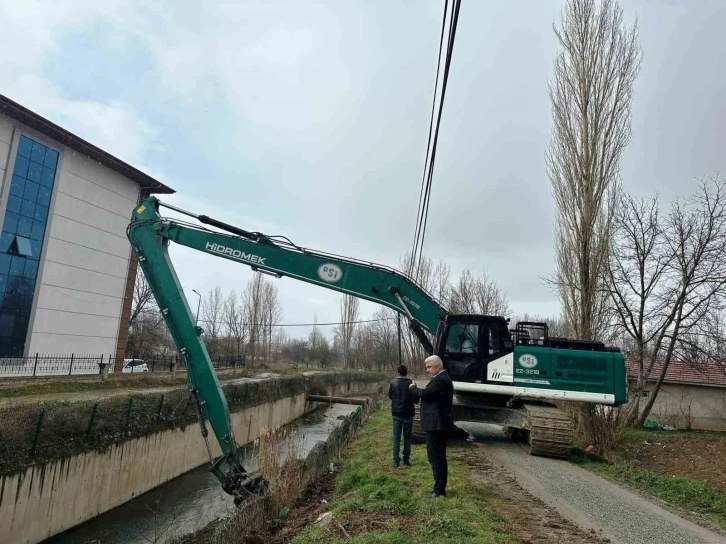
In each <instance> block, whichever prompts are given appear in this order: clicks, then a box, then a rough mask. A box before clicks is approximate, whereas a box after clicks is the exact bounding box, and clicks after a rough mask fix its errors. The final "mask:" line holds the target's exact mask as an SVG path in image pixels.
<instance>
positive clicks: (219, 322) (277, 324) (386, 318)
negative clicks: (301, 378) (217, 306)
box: [199, 317, 396, 327]
mask: <svg viewBox="0 0 726 544" xmlns="http://www.w3.org/2000/svg"><path fill="white" fill-rule="evenodd" d="M394 319H396V318H395V317H383V318H380V319H362V320H359V321H337V322H334V323H275V324H273V325H272V326H273V327H327V326H331V325H347V324H349V323H350V324H356V323H376V322H379V321H392V320H394ZM199 323H207V324H210V323H214V324H215V325H227V324H228V322H227V321H216V320H210V319H202V318H200V319H199ZM243 325H246V326H249V325H250V323H243ZM260 325H261V324H260ZM264 326H265V327H269V325H267V324H265V325H264Z"/></svg>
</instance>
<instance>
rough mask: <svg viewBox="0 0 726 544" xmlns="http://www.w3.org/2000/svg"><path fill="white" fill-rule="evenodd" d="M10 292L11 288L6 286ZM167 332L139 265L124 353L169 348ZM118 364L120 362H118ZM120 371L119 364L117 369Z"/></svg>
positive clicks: (140, 354)
mask: <svg viewBox="0 0 726 544" xmlns="http://www.w3.org/2000/svg"><path fill="white" fill-rule="evenodd" d="M8 291H9V292H10V291H11V289H10V288H8ZM169 340H170V339H169V334H168V331H167V328H166V324H165V323H164V318H163V316H162V315H161V312H160V311H159V308H158V306H157V305H156V301H155V299H154V295H153V293H152V292H151V287H150V286H149V283H148V282H147V281H146V277H145V276H144V273H143V271H142V269H141V267H139V269H138V275H137V276H136V282H135V283H134V294H133V300H132V302H131V316H130V318H129V336H128V341H127V343H126V354H127V355H129V356H130V357H150V356H152V355H154V354H158V353H163V352H167V351H169V350H170V341H169ZM119 364H120V363H119ZM118 370H119V371H120V366H119V369H118Z"/></svg>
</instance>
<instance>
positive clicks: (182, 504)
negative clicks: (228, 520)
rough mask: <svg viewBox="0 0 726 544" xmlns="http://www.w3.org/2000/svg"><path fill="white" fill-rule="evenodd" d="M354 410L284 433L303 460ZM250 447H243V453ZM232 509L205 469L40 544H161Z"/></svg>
mask: <svg viewBox="0 0 726 544" xmlns="http://www.w3.org/2000/svg"><path fill="white" fill-rule="evenodd" d="M356 408H357V406H351V405H346V404H334V405H332V406H329V407H324V408H321V409H319V410H317V411H316V412H313V413H312V414H309V415H307V416H303V417H301V418H299V419H297V420H296V421H295V422H293V423H291V424H290V425H288V426H287V427H286V428H294V429H296V430H297V431H298V432H299V433H300V434H301V435H302V439H303V444H302V450H303V451H302V455H307V453H308V452H309V451H310V450H311V449H312V448H313V446H315V444H317V443H318V442H320V441H324V440H325V439H326V438H327V437H328V435H329V434H330V432H331V431H332V430H333V429H334V428H336V427H337V426H338V425H340V421H341V420H340V418H341V416H346V415H348V414H350V413H352V412H354V411H355V409H356ZM199 439H200V440H201V437H200V438H199ZM249 448H250V446H249V445H248V446H247V449H246V451H247V452H248V453H249V452H250V451H251V450H250V449H249ZM160 460H161V459H160ZM244 465H245V468H247V470H250V471H253V470H255V468H256V467H255V462H254V459H246V460H245V461H244ZM233 509H234V504H233V502H232V497H230V496H229V495H227V494H226V493H225V492H224V491H222V488H221V487H220V485H219V482H218V481H217V479H216V478H215V477H214V476H212V474H211V472H210V471H209V468H208V467H207V466H206V465H204V466H201V467H199V468H196V469H194V470H192V471H190V472H187V473H186V474H183V475H182V476H179V477H178V478H176V479H174V480H172V481H170V482H167V483H166V484H164V485H162V486H160V487H158V488H156V489H153V490H151V491H149V492H148V493H145V494H143V495H141V496H139V497H137V498H135V499H133V500H131V501H129V502H127V503H125V504H122V505H121V506H119V507H117V508H114V509H113V510H110V511H108V512H106V513H104V514H101V515H100V516H98V517H96V518H94V519H92V520H91V521H88V522H86V523H84V524H82V525H79V526H78V527H75V528H73V529H71V530H69V531H67V532H65V533H63V534H61V535H57V536H55V537H52V538H50V539H48V540H46V541H44V544H101V543H103V544H110V543H113V544H117V543H118V544H149V543H159V544H161V543H162V542H165V541H166V540H167V539H168V538H170V537H173V536H181V535H183V534H186V533H190V532H192V531H195V530H197V529H200V528H201V527H204V526H205V525H207V524H208V523H209V522H211V521H213V520H214V519H216V518H218V517H221V516H224V515H226V514H227V513H228V512H230V511H231V510H233Z"/></svg>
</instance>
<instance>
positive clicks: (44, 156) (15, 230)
mask: <svg viewBox="0 0 726 544" xmlns="http://www.w3.org/2000/svg"><path fill="white" fill-rule="evenodd" d="M57 167H58V152H57V151H54V150H52V149H50V148H49V147H46V146H44V145H43V144H41V143H39V142H36V141H34V140H32V139H30V138H28V137H26V136H20V142H19V143H18V152H17V155H16V156H15V168H14V169H13V175H12V179H11V181H10V192H9V194H8V197H7V198H8V202H7V207H6V209H5V218H4V220H3V224H2V232H1V233H0V357H22V356H23V352H24V351H25V339H26V337H27V335H28V324H29V320H30V311H31V309H32V306H33V295H34V294H35V283H36V281H35V280H36V277H37V275H38V264H39V263H40V251H41V248H42V247H43V239H44V238H45V230H46V226H47V224H48V215H49V212H48V209H49V207H50V197H51V194H52V193H53V183H54V181H55V174H56V169H57Z"/></svg>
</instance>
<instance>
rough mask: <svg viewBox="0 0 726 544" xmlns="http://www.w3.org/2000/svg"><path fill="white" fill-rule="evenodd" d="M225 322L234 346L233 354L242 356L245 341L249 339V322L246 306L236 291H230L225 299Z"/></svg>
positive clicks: (237, 356) (238, 356)
mask: <svg viewBox="0 0 726 544" xmlns="http://www.w3.org/2000/svg"><path fill="white" fill-rule="evenodd" d="M224 324H225V325H226V327H227V333H228V334H229V339H230V341H231V343H232V345H233V346H234V352H233V355H234V356H235V357H236V358H240V357H241V356H242V353H243V346H244V343H245V341H246V340H247V334H248V332H249V324H248V323H247V321H245V315H244V308H243V307H242V305H241V304H240V299H239V297H238V296H237V293H235V292H234V291H230V292H229V294H228V295H227V298H226V299H225V300H224Z"/></svg>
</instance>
